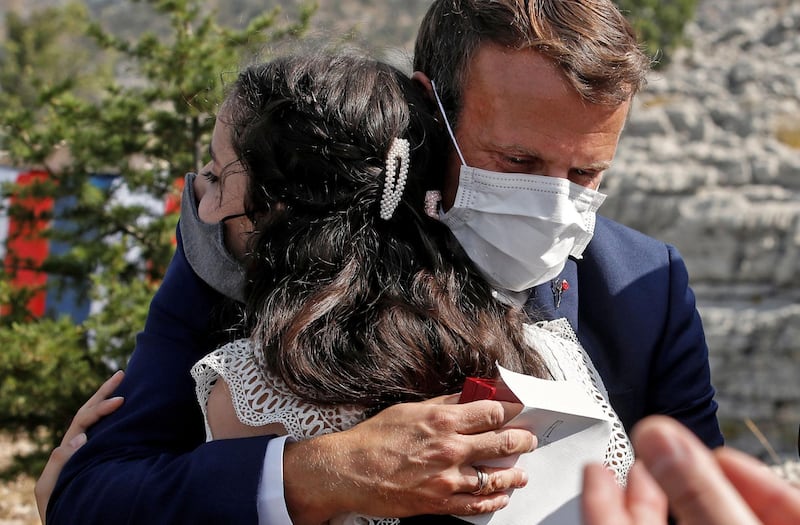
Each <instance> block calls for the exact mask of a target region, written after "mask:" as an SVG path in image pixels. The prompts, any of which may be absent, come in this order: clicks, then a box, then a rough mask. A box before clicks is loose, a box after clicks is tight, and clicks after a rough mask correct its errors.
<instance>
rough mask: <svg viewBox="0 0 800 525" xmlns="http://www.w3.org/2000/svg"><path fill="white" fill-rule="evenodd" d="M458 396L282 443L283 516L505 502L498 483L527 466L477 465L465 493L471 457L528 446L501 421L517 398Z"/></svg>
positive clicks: (452, 509) (527, 437)
mask: <svg viewBox="0 0 800 525" xmlns="http://www.w3.org/2000/svg"><path fill="white" fill-rule="evenodd" d="M457 400H458V396H444V397H440V398H436V399H432V400H429V401H425V402H422V403H402V404H398V405H395V406H392V407H389V408H387V409H386V410H384V411H382V412H380V413H379V414H377V415H375V416H374V417H372V418H370V419H368V420H366V421H364V422H362V423H360V424H359V425H356V426H355V427H353V428H352V429H350V430H347V431H344V432H338V433H334V434H329V435H326V436H322V437H320V438H315V439H310V440H307V441H301V442H297V443H287V445H286V448H285V451H284V495H285V497H286V503H287V507H288V509H289V514H290V516H291V518H292V522H293V523H295V524H298V525H299V524H305V523H321V522H324V521H326V520H327V519H329V518H330V517H331V516H333V515H336V514H340V513H345V512H358V513H361V514H365V515H370V516H392V517H404V516H413V515H418V514H457V515H472V514H481V513H485V512H492V511H495V510H498V509H500V508H502V507H505V506H506V505H507V504H508V494H507V491H508V490H509V489H513V488H519V487H522V486H524V485H525V484H526V483H527V475H526V473H525V472H524V471H522V470H520V469H517V468H490V467H482V470H483V471H484V472H485V473H486V474H488V478H487V480H486V483H485V489H484V490H483V491H482V494H481V495H474V494H472V493H473V492H474V491H475V490H476V489H477V488H478V486H479V479H478V474H477V471H476V469H475V467H474V466H473V465H478V466H481V465H482V464H483V463H484V462H485V461H487V460H490V459H495V458H501V457H506V456H511V455H514V454H519V453H523V452H529V451H531V450H533V449H534V448H535V446H536V437H535V436H534V435H533V434H532V433H531V432H528V431H527V430H522V429H511V428H501V427H503V425H505V424H506V423H507V422H508V421H509V420H510V419H511V418H513V417H514V416H516V415H517V414H518V413H519V412H520V410H521V409H522V405H519V404H511V403H501V402H497V401H475V402H472V403H465V404H458V403H457Z"/></svg>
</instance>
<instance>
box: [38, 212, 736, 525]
mask: <svg viewBox="0 0 800 525" xmlns="http://www.w3.org/2000/svg"><path fill="white" fill-rule="evenodd" d="M558 279H559V280H561V279H564V280H566V281H567V283H568V284H569V289H568V290H566V291H565V292H564V293H563V294H562V297H561V301H560V304H559V305H558V306H556V303H557V301H556V300H555V298H554V294H553V292H552V290H551V284H550V283H546V284H544V285H541V286H539V287H537V288H536V289H535V290H534V291H533V293H532V295H531V300H530V301H529V303H528V305H527V308H528V310H529V312H531V315H532V316H533V317H534V318H551V317H566V318H568V319H569V320H570V322H571V323H572V325H573V327H574V328H575V329H576V332H577V333H578V336H579V338H580V340H581V342H582V343H583V345H584V346H585V348H586V350H587V351H588V353H589V355H590V356H591V358H592V360H593V361H594V364H595V366H596V367H597V369H598V371H599V372H600V374H601V376H602V377H603V380H604V382H605V386H606V388H607V389H608V391H609V394H610V398H611V403H612V405H613V406H614V408H615V409H616V411H617V413H618V414H619V416H620V419H621V420H622V422H623V424H624V425H625V427H626V428H628V429H630V427H631V426H632V425H633V424H634V423H635V422H636V421H638V420H639V419H641V418H642V417H644V416H645V415H648V414H654V413H660V414H669V415H671V416H673V417H675V418H677V419H678V420H680V421H682V422H683V423H685V424H686V425H688V426H689V427H690V428H691V429H692V430H694V431H695V433H696V434H697V435H698V436H700V438H701V439H702V440H703V441H704V442H705V443H706V444H708V445H709V446H717V445H719V444H721V443H722V436H721V434H720V431H719V427H718V424H717V420H716V403H715V402H714V400H713V395H714V390H713V388H712V387H711V382H710V377H709V367H708V350H707V347H706V344H705V338H704V335H703V329H702V324H701V322H700V318H699V316H698V314H697V311H696V309H695V303H694V296H693V294H692V292H691V290H690V289H689V287H688V277H687V272H686V267H685V265H684V264H683V262H682V260H681V258H680V256H679V255H678V253H677V251H676V250H675V249H674V248H672V247H670V246H668V245H665V244H664V243H661V242H658V241H656V240H654V239H651V238H649V237H646V236H644V235H642V234H640V233H637V232H635V231H633V230H631V229H628V228H625V227H623V226H621V225H619V224H616V223H614V222H611V221H608V220H605V219H602V218H598V222H597V227H596V231H595V237H594V239H593V240H592V242H591V243H590V245H589V247H588V249H587V250H586V253H585V254H584V257H583V259H581V260H579V261H572V260H570V261H569V262H568V263H567V266H566V267H565V269H564V271H563V272H562V275H561V276H559V278H558ZM559 282H560V281H559ZM579 297H580V301H579V300H578V299H579ZM219 303H220V296H219V295H218V294H216V292H214V291H213V290H211V289H210V288H209V287H208V286H207V285H205V283H203V282H202V281H200V279H199V278H198V277H197V276H196V275H195V274H194V272H192V270H191V268H190V267H189V265H188V263H187V262H186V259H185V256H184V254H183V250H182V248H181V245H180V242H179V243H178V250H177V252H176V254H175V257H174V258H173V261H172V263H171V264H170V268H169V270H168V272H167V275H166V277H165V279H164V282H163V284H162V286H161V288H160V289H159V291H158V293H156V295H155V297H154V298H153V302H152V304H151V306H150V314H149V316H148V320H147V324H146V326H145V329H144V331H143V332H142V333H141V334H140V335H139V336H138V339H137V345H136V350H135V352H134V354H133V356H132V358H131V361H130V363H129V365H128V367H127V371H126V377H125V379H124V381H123V384H122V386H121V387H120V390H119V391H118V394H119V395H123V396H125V404H124V405H123V406H122V407H121V408H120V409H119V410H117V411H116V412H115V413H113V414H111V415H110V416H108V417H106V418H104V419H103V420H102V421H101V422H99V423H98V424H97V425H95V426H94V427H93V428H92V429H91V430H90V432H89V439H88V442H87V443H86V444H85V445H84V446H83V447H81V448H80V449H79V450H78V451H77V452H76V454H75V455H74V456H73V458H72V459H71V460H70V461H69V462H68V464H67V466H66V467H65V468H64V471H63V472H62V475H61V477H60V479H59V482H58V484H57V485H56V488H55V490H54V492H53V495H52V498H51V500H50V505H49V508H48V516H47V520H48V523H49V524H50V525H59V524H62V523H79V524H84V525H86V524H92V523H96V524H101V523H102V524H105V523H129V524H133V523H142V524H154V523H170V524H173V523H195V524H199V523H256V522H257V515H256V496H257V489H258V484H259V480H260V475H261V469H262V464H263V457H264V452H265V449H266V445H267V442H268V441H269V439H271V437H270V436H266V437H257V438H247V439H233V440H220V441H213V442H210V443H205V442H204V439H205V432H204V428H203V418H202V415H201V412H200V410H199V407H198V405H197V401H196V398H195V393H194V383H193V381H192V378H191V376H190V374H189V369H190V368H191V366H192V365H193V364H194V363H195V362H196V361H197V360H198V359H200V358H201V357H202V356H203V355H204V354H205V353H207V352H208V351H209V350H211V349H212V346H213V344H214V343H215V342H216V341H213V338H211V337H210V334H212V333H214V332H216V328H215V327H216V326H221V325H220V323H219V322H215V320H216V319H217V318H218V317H219V315H218V305H219ZM410 521H414V522H420V523H421V522H422V521H419V520H416V521H415V520H410ZM428 521H429V522H431V523H442V517H439V518H438V521H437V519H435V518H434V519H432V520H428Z"/></svg>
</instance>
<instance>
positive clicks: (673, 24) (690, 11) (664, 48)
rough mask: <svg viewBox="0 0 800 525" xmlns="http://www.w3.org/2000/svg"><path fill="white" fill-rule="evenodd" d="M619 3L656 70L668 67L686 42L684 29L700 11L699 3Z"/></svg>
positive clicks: (684, 0) (672, 0) (691, 0)
mask: <svg viewBox="0 0 800 525" xmlns="http://www.w3.org/2000/svg"><path fill="white" fill-rule="evenodd" d="M616 4H617V6H619V8H620V10H621V11H622V12H623V13H624V14H625V16H626V17H627V18H628V20H630V21H631V24H632V25H633V27H634V28H635V29H636V32H637V34H638V35H639V38H640V39H641V40H642V42H643V43H644V45H645V48H646V50H647V52H648V53H649V54H650V56H652V57H654V59H655V60H657V64H656V65H657V67H664V66H665V65H667V64H668V63H669V59H670V54H671V53H672V51H673V50H675V48H677V47H678V46H680V45H682V44H685V43H686V41H685V38H684V32H683V30H684V27H685V26H686V23H687V22H689V21H690V20H691V19H692V17H694V13H695V9H696V8H697V0H616Z"/></svg>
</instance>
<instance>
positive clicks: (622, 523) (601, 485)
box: [581, 463, 631, 525]
mask: <svg viewBox="0 0 800 525" xmlns="http://www.w3.org/2000/svg"><path fill="white" fill-rule="evenodd" d="M581 513H582V515H583V524H584V525H630V524H631V519H630V514H629V512H628V509H627V508H625V494H624V493H623V491H622V488H621V487H620V486H619V485H617V482H616V481H615V480H614V475H613V474H612V473H611V472H609V471H608V469H607V468H605V467H604V466H603V465H601V464H599V463H594V464H590V465H587V466H586V467H585V468H584V469H583V490H582V492H581Z"/></svg>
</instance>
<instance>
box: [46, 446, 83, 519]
mask: <svg viewBox="0 0 800 525" xmlns="http://www.w3.org/2000/svg"><path fill="white" fill-rule="evenodd" d="M84 443H86V434H84V433H80V434H77V435H76V436H74V437H73V438H72V439H71V440H70V441H68V442H63V443H62V444H61V445H59V446H58V447H56V448H54V449H53V451H52V452H51V453H50V458H49V459H48V460H47V463H46V464H45V466H44V469H43V470H42V473H41V475H40V476H39V479H37V480H36V484H35V485H34V487H33V494H34V496H35V498H36V509H37V510H38V511H39V518H40V519H41V520H42V524H43V525H44V523H45V512H46V511H47V504H48V503H49V501H50V494H52V493H53V488H55V486H56V481H57V480H58V476H59V475H60V474H61V469H62V468H64V465H65V464H66V463H67V460H69V458H71V457H72V455H73V454H74V453H75V451H76V450H78V449H79V448H80V447H82V446H83V444H84Z"/></svg>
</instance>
